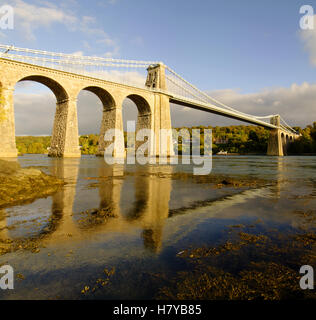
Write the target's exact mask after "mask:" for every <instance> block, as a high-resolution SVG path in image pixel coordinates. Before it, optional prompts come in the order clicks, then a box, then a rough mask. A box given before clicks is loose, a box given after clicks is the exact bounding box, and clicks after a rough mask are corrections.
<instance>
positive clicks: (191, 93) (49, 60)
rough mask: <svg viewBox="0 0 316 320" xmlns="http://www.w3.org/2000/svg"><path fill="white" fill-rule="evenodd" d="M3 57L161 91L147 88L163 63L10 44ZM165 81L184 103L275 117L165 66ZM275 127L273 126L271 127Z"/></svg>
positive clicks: (284, 126) (256, 118)
mask: <svg viewBox="0 0 316 320" xmlns="http://www.w3.org/2000/svg"><path fill="white" fill-rule="evenodd" d="M0 50H3V52H0V57H2V58H5V59H10V60H14V61H19V62H25V63H29V64H33V65H38V66H42V67H46V68H52V69H56V70H60V71H64V72H71V73H74V74H78V75H85V76H89V77H93V78H97V79H101V80H107V81H111V82H116V83H120V84H124V85H129V86H133V87H137V88H142V89H147V90H153V91H160V92H163V91H162V90H159V89H149V88H148V87H146V86H145V82H146V76H147V68H148V66H149V65H152V64H161V62H156V61H138V60H125V59H114V58H110V57H96V56H83V55H81V54H65V53H56V52H48V51H43V50H34V49H27V48H17V47H14V46H9V45H1V44H0ZM165 79H166V87H167V90H166V91H164V93H165V94H167V95H170V96H174V97H178V98H180V99H182V100H185V99H186V100H187V101H188V102H190V103H192V104H194V103H196V104H202V105H205V106H206V107H207V106H209V107H210V108H214V107H216V108H218V109H219V110H220V109H221V110H223V111H226V112H230V113H231V114H233V115H236V117H238V116H239V117H240V118H241V119H245V118H246V119H249V120H252V121H256V122H258V123H261V122H263V123H264V120H266V121H267V123H269V124H270V119H271V118H272V117H275V115H268V116H253V115H250V114H246V113H243V112H241V111H238V110H236V109H234V108H232V107H230V106H228V105H226V104H224V103H222V102H220V101H218V100H216V99H214V98H213V97H211V96H210V95H208V94H207V93H206V92H204V91H201V90H199V89H198V88H197V87H195V86H194V85H192V84H191V83H190V82H188V81H187V80H185V79H184V78H182V77H181V76H180V75H179V74H177V73H176V72H175V71H174V70H172V69H171V68H170V67H168V66H165ZM280 119H281V125H280V128H281V129H283V130H286V131H289V132H292V133H293V132H294V133H296V131H295V130H294V129H292V128H291V127H290V126H289V125H288V124H287V123H286V122H285V120H284V119H282V118H281V117H280ZM270 127H271V126H270Z"/></svg>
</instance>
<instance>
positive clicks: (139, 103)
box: [125, 94, 151, 116]
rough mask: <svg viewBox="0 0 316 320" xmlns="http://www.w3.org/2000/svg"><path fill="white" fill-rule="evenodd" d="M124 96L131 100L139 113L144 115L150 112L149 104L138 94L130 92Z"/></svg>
mask: <svg viewBox="0 0 316 320" xmlns="http://www.w3.org/2000/svg"><path fill="white" fill-rule="evenodd" d="M126 98H127V99H130V100H132V101H133V102H134V103H135V104H136V107H137V109H138V113H139V115H141V116H146V115H150V114H151V108H150V105H149V103H148V101H147V100H146V99H145V98H144V97H142V96H140V95H138V94H130V95H128V96H127V97H126ZM126 98H125V99H126Z"/></svg>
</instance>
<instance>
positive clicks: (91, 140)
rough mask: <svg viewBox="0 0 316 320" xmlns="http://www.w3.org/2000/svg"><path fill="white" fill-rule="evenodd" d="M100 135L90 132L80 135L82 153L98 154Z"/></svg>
mask: <svg viewBox="0 0 316 320" xmlns="http://www.w3.org/2000/svg"><path fill="white" fill-rule="evenodd" d="M98 141H99V135H97V134H89V135H85V136H80V138H79V145H80V146H81V154H96V153H97V151H98V144H99V142H98Z"/></svg>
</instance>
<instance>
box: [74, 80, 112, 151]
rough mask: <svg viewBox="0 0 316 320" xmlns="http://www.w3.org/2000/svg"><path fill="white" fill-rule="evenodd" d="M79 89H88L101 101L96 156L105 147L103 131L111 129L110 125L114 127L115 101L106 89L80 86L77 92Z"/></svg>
mask: <svg viewBox="0 0 316 320" xmlns="http://www.w3.org/2000/svg"><path fill="white" fill-rule="evenodd" d="M81 91H89V92H91V93H93V94H95V95H96V96H97V97H98V98H99V99H100V101H101V103H102V106H103V110H102V119H100V131H99V139H98V151H97V154H96V155H98V156H102V155H103V154H104V149H105V147H106V144H105V142H104V135H105V132H106V131H107V130H108V129H111V127H115V125H114V123H113V121H115V118H116V115H115V114H116V112H117V110H116V105H117V104H116V101H115V99H114V97H113V96H112V94H111V93H110V92H109V91H107V90H106V89H104V88H102V87H98V86H87V87H84V88H82V89H81V90H80V91H79V92H78V94H79V93H80V92H81Z"/></svg>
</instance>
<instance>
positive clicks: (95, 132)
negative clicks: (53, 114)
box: [77, 86, 116, 155]
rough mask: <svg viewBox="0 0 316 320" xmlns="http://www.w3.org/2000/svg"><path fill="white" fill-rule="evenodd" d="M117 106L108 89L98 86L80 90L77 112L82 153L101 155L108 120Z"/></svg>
mask: <svg viewBox="0 0 316 320" xmlns="http://www.w3.org/2000/svg"><path fill="white" fill-rule="evenodd" d="M115 108H116V103H115V100H114V98H113V96H112V95H111V94H110V93H109V92H108V91H107V90H105V89H103V88H101V87H96V86H88V87H85V88H83V89H81V90H80V92H79V94H78V100H77V112H78V129H79V146H80V149H81V154H90V155H101V152H102V151H103V149H104V141H103V140H104V132H105V128H106V126H107V125H106V121H108V120H109V118H110V115H109V113H111V110H113V109H115ZM101 149H102V150H101Z"/></svg>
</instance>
